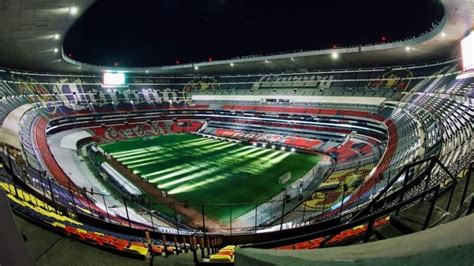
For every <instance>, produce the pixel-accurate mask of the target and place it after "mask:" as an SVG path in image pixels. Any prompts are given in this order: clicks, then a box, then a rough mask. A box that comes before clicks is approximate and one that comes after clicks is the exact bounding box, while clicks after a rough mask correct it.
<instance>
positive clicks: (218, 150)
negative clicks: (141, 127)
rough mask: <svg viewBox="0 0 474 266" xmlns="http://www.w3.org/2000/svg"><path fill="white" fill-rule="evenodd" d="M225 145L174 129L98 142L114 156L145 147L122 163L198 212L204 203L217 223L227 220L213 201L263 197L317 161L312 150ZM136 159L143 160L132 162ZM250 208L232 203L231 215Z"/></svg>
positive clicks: (226, 215)
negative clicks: (282, 180)
mask: <svg viewBox="0 0 474 266" xmlns="http://www.w3.org/2000/svg"><path fill="white" fill-rule="evenodd" d="M228 144H229V143H228V142H222V141H219V140H210V139H204V138H201V137H199V136H195V135H186V134H179V135H164V136H160V137H156V138H152V139H149V140H146V141H145V140H143V139H140V138H137V139H131V140H126V141H120V142H115V143H111V144H106V145H102V146H101V147H102V148H103V149H104V150H105V151H106V152H108V153H110V154H112V153H114V154H117V155H119V156H118V158H124V157H129V156H135V155H139V153H135V155H133V154H132V155H130V154H127V152H130V151H135V152H137V151H140V149H144V150H141V152H143V151H147V152H145V153H143V154H142V155H144V156H141V157H137V158H136V159H133V158H132V159H128V160H125V161H122V164H124V165H125V166H126V167H128V168H129V169H130V171H135V172H139V174H140V175H141V176H142V177H144V178H147V179H148V180H149V181H150V182H151V183H154V184H156V185H157V186H162V187H163V186H165V190H167V191H168V193H169V194H172V195H173V196H174V197H175V198H176V199H178V200H179V201H181V202H188V203H189V206H190V207H191V208H196V210H198V211H199V210H200V206H199V204H200V203H201V202H204V203H205V204H206V206H205V212H206V216H208V217H209V218H213V219H218V220H220V221H221V222H228V220H229V211H228V208H226V207H222V206H217V205H212V204H213V203H244V202H265V201H268V200H269V199H271V198H272V197H274V196H275V195H277V194H278V193H280V192H281V191H282V190H283V189H284V188H285V187H286V186H288V185H290V184H291V183H293V182H294V181H296V180H297V179H298V178H300V177H302V176H303V175H305V174H306V173H307V172H308V171H309V170H310V169H311V168H312V167H314V165H316V163H317V162H318V161H319V156H317V155H311V154H303V153H292V152H285V151H280V150H274V149H265V148H261V147H258V148H257V147H252V146H246V145H242V144H234V145H228ZM152 157H159V158H153V159H152ZM114 158H115V157H114ZM130 162H131V163H130ZM149 162H152V163H150V164H148V163H149ZM141 163H147V165H143V166H137V164H141ZM288 171H290V172H291V173H292V177H291V180H289V181H288V182H287V183H286V184H279V183H278V180H279V177H280V176H281V175H283V174H285V173H287V172H288ZM254 207H255V205H254V204H248V205H247V204H241V205H235V207H232V216H233V218H234V219H235V218H237V217H238V216H239V215H242V214H244V213H246V212H248V211H251V210H252V209H253V208H254Z"/></svg>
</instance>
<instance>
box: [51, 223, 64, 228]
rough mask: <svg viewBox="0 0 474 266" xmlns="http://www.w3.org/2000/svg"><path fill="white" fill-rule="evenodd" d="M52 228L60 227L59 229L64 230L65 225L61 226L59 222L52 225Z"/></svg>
mask: <svg viewBox="0 0 474 266" xmlns="http://www.w3.org/2000/svg"><path fill="white" fill-rule="evenodd" d="M53 226H54V227H60V228H66V225H64V224H62V223H59V222H54V223H53Z"/></svg>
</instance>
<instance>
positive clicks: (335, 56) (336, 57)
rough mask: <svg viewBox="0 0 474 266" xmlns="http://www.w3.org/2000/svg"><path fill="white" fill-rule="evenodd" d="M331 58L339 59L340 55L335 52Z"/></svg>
mask: <svg viewBox="0 0 474 266" xmlns="http://www.w3.org/2000/svg"><path fill="white" fill-rule="evenodd" d="M331 58H332V59H338V58H339V54H338V53H336V52H334V53H332V54H331Z"/></svg>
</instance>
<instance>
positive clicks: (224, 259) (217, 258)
mask: <svg viewBox="0 0 474 266" xmlns="http://www.w3.org/2000/svg"><path fill="white" fill-rule="evenodd" d="M209 261H210V262H220V263H233V262H234V258H232V257H231V256H229V255H219V254H215V255H211V257H210V258H209Z"/></svg>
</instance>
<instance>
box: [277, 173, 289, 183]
mask: <svg viewBox="0 0 474 266" xmlns="http://www.w3.org/2000/svg"><path fill="white" fill-rule="evenodd" d="M290 179H291V172H287V173H286V174H284V175H282V176H280V178H278V184H285V183H286V182H288V181H289V180H290Z"/></svg>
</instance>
